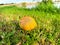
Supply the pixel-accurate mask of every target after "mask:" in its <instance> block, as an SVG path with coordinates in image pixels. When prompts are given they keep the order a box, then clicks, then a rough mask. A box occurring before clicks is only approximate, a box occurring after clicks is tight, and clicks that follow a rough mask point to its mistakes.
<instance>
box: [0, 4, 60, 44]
mask: <svg viewBox="0 0 60 45" xmlns="http://www.w3.org/2000/svg"><path fill="white" fill-rule="evenodd" d="M24 16H31V17H33V18H34V19H35V20H36V22H37V25H38V26H37V27H36V28H35V29H33V30H31V31H25V30H23V29H21V28H20V26H19V21H20V19H21V18H22V17H24ZM18 44H20V45H60V10H59V9H57V8H56V7H54V6H53V5H51V4H50V3H47V4H45V3H42V4H40V5H38V6H37V7H36V8H32V9H26V8H20V7H16V6H5V7H0V45H18Z"/></svg>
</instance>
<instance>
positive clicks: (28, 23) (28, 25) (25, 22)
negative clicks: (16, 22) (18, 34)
mask: <svg viewBox="0 0 60 45" xmlns="http://www.w3.org/2000/svg"><path fill="white" fill-rule="evenodd" d="M36 26H37V23H36V21H35V20H34V18H32V17H29V16H25V17H23V18H21V20H20V27H21V28H22V29H24V30H32V29H34V28H35V27H36Z"/></svg>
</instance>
